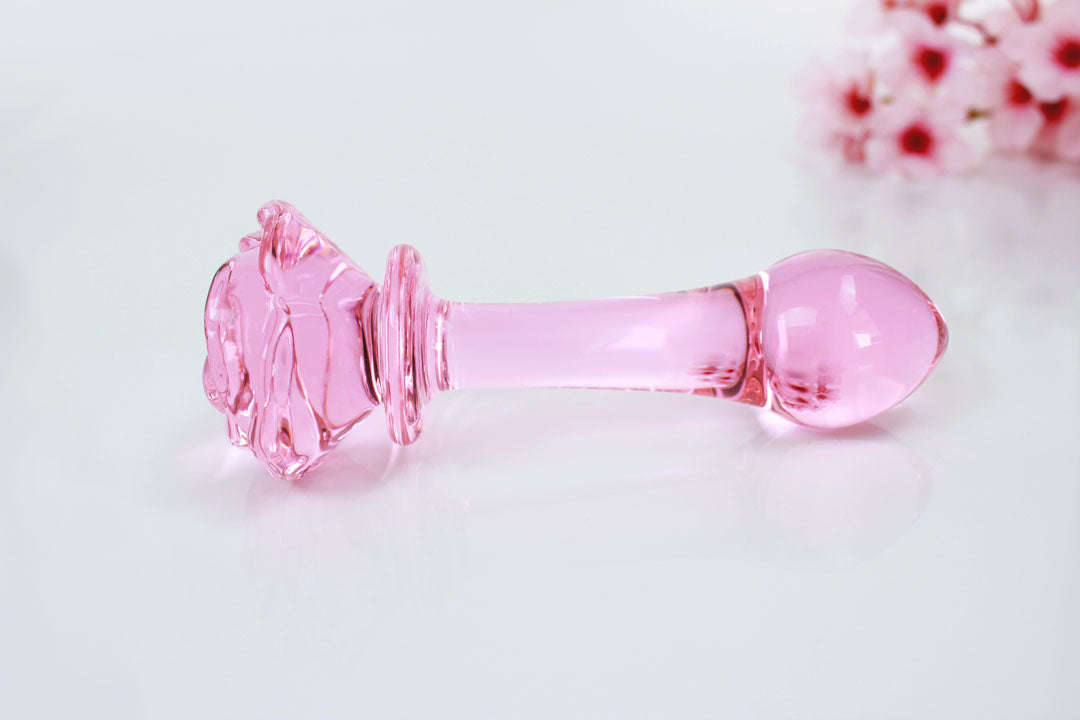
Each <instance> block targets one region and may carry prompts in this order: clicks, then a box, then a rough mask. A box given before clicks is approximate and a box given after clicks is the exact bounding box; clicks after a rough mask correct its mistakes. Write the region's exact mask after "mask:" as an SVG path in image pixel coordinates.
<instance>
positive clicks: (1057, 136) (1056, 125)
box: [1032, 97, 1080, 162]
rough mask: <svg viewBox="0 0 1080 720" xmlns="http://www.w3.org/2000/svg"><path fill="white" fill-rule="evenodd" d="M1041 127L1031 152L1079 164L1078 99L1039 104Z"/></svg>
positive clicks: (1079, 102)
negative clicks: (1041, 117)
mask: <svg viewBox="0 0 1080 720" xmlns="http://www.w3.org/2000/svg"><path fill="white" fill-rule="evenodd" d="M1039 112H1040V113H1042V116H1043V120H1044V123H1043V126H1042V129H1041V130H1040V131H1039V134H1038V135H1037V136H1036V138H1035V142H1034V143H1033V144H1032V150H1033V151H1034V152H1036V153H1037V154H1039V155H1044V156H1046V157H1051V158H1058V159H1061V160H1069V161H1072V162H1080V97H1066V98H1062V99H1061V100H1058V101H1057V102H1052V103H1048V102H1044V103H1039Z"/></svg>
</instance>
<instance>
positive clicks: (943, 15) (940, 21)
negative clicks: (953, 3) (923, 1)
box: [926, 3, 949, 25]
mask: <svg viewBox="0 0 1080 720" xmlns="http://www.w3.org/2000/svg"><path fill="white" fill-rule="evenodd" d="M926 14H927V15H928V16H929V17H930V20H931V22H933V23H934V24H935V25H944V24H945V21H946V20H948V19H949V5H948V3H930V4H929V5H927V6H926Z"/></svg>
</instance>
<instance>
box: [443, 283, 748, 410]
mask: <svg viewBox="0 0 1080 720" xmlns="http://www.w3.org/2000/svg"><path fill="white" fill-rule="evenodd" d="M444 323H445V326H444V332H443V336H444V338H445V340H444V342H445V343H446V347H445V349H444V352H445V363H446V367H447V371H448V376H449V386H450V387H451V388H480V387H487V388H510V387H514V388H520V387H550V388H614V389H633V390H667V391H674V392H694V391H702V390H718V389H722V388H726V387H730V386H732V385H734V384H736V383H737V382H738V381H739V380H740V378H741V375H742V372H743V369H744V367H745V359H746V348H747V328H746V321H745V318H744V314H743V309H742V306H741V304H740V302H739V299H738V297H737V296H736V294H735V291H734V289H733V288H732V287H731V286H730V285H719V286H715V287H710V288H702V289H699V290H691V291H686V292H675V293H667V294H663V295H648V296H638V297H623V298H613V299H608V300H593V301H584V302H561V303H543V304H473V303H450V304H449V308H448V310H447V314H446V316H445V319H444Z"/></svg>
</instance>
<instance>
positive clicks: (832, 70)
mask: <svg viewBox="0 0 1080 720" xmlns="http://www.w3.org/2000/svg"><path fill="white" fill-rule="evenodd" d="M797 87H798V89H799V93H800V94H801V95H802V99H803V101H804V102H805V104H806V116H805V118H804V122H803V127H802V131H803V136H804V138H806V139H807V140H808V141H809V142H811V143H813V144H815V145H820V146H823V147H825V148H827V149H829V150H833V151H837V152H838V153H839V154H840V155H841V156H842V157H843V158H844V159H845V160H846V161H848V162H852V163H858V162H862V160H863V144H864V143H865V141H866V137H867V135H868V134H869V132H870V121H871V119H872V118H873V115H874V111H875V108H876V106H877V100H876V98H875V97H874V75H873V72H872V71H871V69H870V61H869V58H868V57H867V56H866V55H865V54H861V53H847V54H844V55H841V56H840V57H838V58H836V59H835V60H834V61H833V62H831V63H823V62H817V63H814V64H812V65H810V66H809V67H808V68H807V69H806V70H805V71H804V72H803V73H802V75H801V76H800V78H799V79H798V86H797Z"/></svg>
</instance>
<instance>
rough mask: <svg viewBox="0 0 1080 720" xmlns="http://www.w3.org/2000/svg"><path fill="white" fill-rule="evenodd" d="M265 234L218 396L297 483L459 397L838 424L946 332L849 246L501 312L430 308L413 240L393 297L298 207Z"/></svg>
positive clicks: (496, 308) (237, 430)
mask: <svg viewBox="0 0 1080 720" xmlns="http://www.w3.org/2000/svg"><path fill="white" fill-rule="evenodd" d="M258 222H259V225H260V227H261V228H262V229H261V231H259V232H257V233H253V234H251V235H247V236H245V237H244V238H243V239H241V241H240V253H239V254H238V255H236V256H235V257H233V258H232V259H230V260H229V261H227V262H226V263H225V264H224V265H222V266H221V269H219V270H218V272H217V274H216V275H215V276H214V280H213V282H212V283H211V286H210V293H209V295H208V297H207V299H206V315H205V324H206V347H207V359H206V364H205V366H204V368H203V385H204V387H205V388H206V394H207V397H209V399H210V402H211V403H213V405H214V407H216V408H217V409H218V410H220V411H221V412H223V413H224V414H225V416H226V418H227V419H228V429H229V439H230V440H231V441H232V442H233V444H234V445H247V446H249V447H251V449H252V451H253V452H254V453H255V456H256V457H257V458H259V460H261V461H262V462H263V463H264V464H265V465H266V467H267V469H269V471H270V472H271V473H273V474H274V475H276V476H278V477H283V478H296V477H299V476H300V475H302V474H303V473H304V472H306V471H308V470H310V469H311V468H313V467H315V466H316V465H318V463H319V462H320V461H321V460H322V459H323V458H324V457H326V455H327V454H328V453H329V452H331V451H332V450H333V449H334V448H335V447H336V446H337V444H338V443H339V442H340V441H341V438H342V436H344V435H345V433H346V432H348V431H349V429H350V428H351V427H352V426H353V425H355V424H356V423H358V422H360V421H361V420H363V419H364V418H365V417H367V415H368V414H369V413H370V412H371V411H372V410H374V409H375V408H376V407H377V406H378V405H382V406H383V408H384V410H385V412H386V421H387V426H388V428H389V430H390V436H391V438H393V440H394V442H397V443H401V444H403V445H404V444H408V443H411V442H413V441H414V440H416V438H417V436H418V435H419V434H420V429H421V426H422V421H423V416H424V407H425V405H426V404H427V402H428V401H429V400H430V399H431V398H432V397H433V396H434V395H435V394H436V393H438V392H440V391H442V390H450V389H455V388H470V387H565V388H622V389H634V390H665V391H670V392H684V393H694V394H698V395H711V396H714V397H726V398H731V399H733V400H738V401H740V402H744V403H748V404H751V405H758V406H765V405H769V406H771V407H772V409H773V410H775V411H777V412H779V413H781V414H782V415H785V416H786V417H788V418H790V419H792V420H794V421H795V422H798V423H802V424H804V425H811V426H815V427H823V428H835V427H843V426H846V425H852V424H855V423H858V422H862V421H863V420H866V419H868V418H871V417H873V416H875V415H877V414H878V413H881V412H883V411H885V410H888V409H889V408H891V407H892V406H894V405H896V404H897V403H899V402H900V401H901V400H903V399H904V398H905V397H907V396H908V395H909V394H911V392H912V391H913V390H914V389H915V388H916V387H918V386H919V384H920V383H921V382H922V381H923V380H924V379H925V378H926V376H927V375H928V374H929V373H930V370H931V369H933V367H934V366H935V365H936V364H937V362H938V360H939V359H940V358H941V355H942V353H943V352H944V350H945V345H946V342H947V337H948V336H947V332H946V329H945V323H944V322H943V321H942V319H941V315H940V314H939V313H938V311H937V308H935V307H934V304H933V303H932V302H931V301H930V299H929V298H928V297H927V296H926V295H925V294H924V293H923V292H922V291H921V290H920V289H919V288H918V287H916V286H915V285H914V284H913V283H912V282H911V281H910V280H908V279H907V278H906V277H904V276H903V275H901V274H900V273H898V272H896V271H895V270H893V269H892V268H890V267H888V266H886V265H884V264H882V263H880V262H878V261H876V260H872V259H870V258H867V257H864V256H862V255H855V254H852V253H847V252H841V251H839V250H815V251H811V252H805V253H800V254H799V255H795V256H793V257H790V258H788V259H786V260H782V261H781V262H779V263H777V264H775V265H773V266H772V267H770V268H769V269H768V270H765V271H763V272H760V273H758V274H757V275H754V276H751V277H748V278H744V279H742V280H737V281H735V282H732V283H727V284H723V285H714V286H712V287H706V288H701V289H698V290H687V291H685V292H675V293H668V294H664V295H648V296H640V297H625V298H615V299H611V300H593V301H586V302H561V303H549V304H519V305H501V304H492V305H488V304H473V303H460V302H449V301H447V300H442V299H440V298H438V297H435V296H434V295H432V294H431V293H430V292H429V290H428V285H427V277H426V274H425V272H424V266H423V263H422V261H421V259H420V255H419V254H418V253H417V252H416V250H414V249H413V248H411V247H409V246H407V245H399V246H398V247H396V248H394V249H393V250H391V251H390V258H389V260H388V262H387V265H386V275H385V278H384V281H383V284H382V286H381V287H380V286H379V285H377V284H375V282H373V281H372V279H371V278H370V277H368V275H367V274H366V273H364V271H363V270H361V269H360V268H359V267H357V266H356V264H354V263H353V262H352V261H351V260H350V259H349V258H348V257H346V256H345V254H344V253H342V252H341V250H339V249H338V247H337V246H336V245H334V244H333V243H332V242H330V240H328V239H327V238H326V236H324V235H323V234H322V233H320V232H319V231H318V230H316V229H315V228H314V227H313V226H312V225H311V223H309V222H308V221H307V220H306V219H305V218H304V216H302V215H301V214H300V213H299V212H298V211H297V210H296V208H294V207H292V206H291V205H289V204H287V203H284V202H280V201H274V202H270V203H267V204H266V205H264V206H263V207H262V208H260V209H259V213H258Z"/></svg>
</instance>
